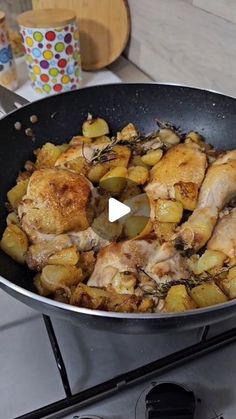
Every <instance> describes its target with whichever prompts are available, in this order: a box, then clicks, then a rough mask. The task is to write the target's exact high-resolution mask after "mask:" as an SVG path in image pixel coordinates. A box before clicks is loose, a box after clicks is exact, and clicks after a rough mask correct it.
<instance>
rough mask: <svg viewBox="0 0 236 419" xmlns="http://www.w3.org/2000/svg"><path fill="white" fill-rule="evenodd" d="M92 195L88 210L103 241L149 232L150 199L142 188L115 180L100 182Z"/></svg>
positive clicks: (120, 179) (95, 230)
mask: <svg viewBox="0 0 236 419" xmlns="http://www.w3.org/2000/svg"><path fill="white" fill-rule="evenodd" d="M91 195H92V196H91V200H90V201H89V204H88V208H87V216H88V220H90V221H89V224H90V227H91V228H92V230H93V231H94V232H95V233H96V235H98V236H99V237H100V238H102V239H103V240H106V241H108V242H113V241H121V240H126V239H131V238H139V237H140V236H142V237H143V236H144V235H147V234H149V233H150V231H151V230H150V226H152V224H151V222H150V204H149V199H148V196H147V195H146V193H145V191H144V188H142V187H141V186H140V185H137V184H136V183H135V182H133V181H131V180H130V179H126V178H116V177H112V178H108V179H106V180H104V181H102V182H100V183H99V185H98V186H97V187H95V188H93V189H92V190H91ZM91 240H93V239H91Z"/></svg>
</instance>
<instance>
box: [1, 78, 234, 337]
mask: <svg viewBox="0 0 236 419" xmlns="http://www.w3.org/2000/svg"><path fill="white" fill-rule="evenodd" d="M2 96H3V95H2V94H1V93H0V100H1V99H3V97H2ZM8 110H9V108H8ZM88 112H90V113H91V114H92V115H94V116H101V117H103V118H104V119H106V120H107V122H108V123H109V126H110V127H111V129H112V131H113V132H114V133H115V132H117V131H119V130H120V129H121V128H122V127H123V126H124V125H126V124H127V123H129V122H133V123H134V124H135V125H136V126H137V127H138V128H139V130H140V131H143V132H146V133H148V132H150V131H152V130H155V129H156V123H155V118H158V119H160V120H163V121H170V122H172V123H173V124H175V125H178V126H181V128H182V129H183V130H184V131H189V130H192V129H193V130H196V131H198V132H199V133H200V134H202V135H204V136H205V137H206V139H207V141H208V142H210V143H211V144H213V145H214V146H215V147H218V148H221V149H222V148H223V149H232V148H235V147H236V138H235V133H236V100H235V99H233V98H231V97H228V96H223V95H220V94H217V93H213V92H208V91H205V90H199V89H193V88H187V87H180V86H169V85H158V84H114V85H106V86H97V87H90V88H85V89H80V90H78V91H73V92H69V93H64V94H60V95H57V96H52V97H49V98H46V99H43V100H40V101H37V102H34V103H32V104H29V105H26V106H24V107H23V108H21V109H18V110H16V111H14V112H12V113H10V114H9V115H8V116H6V117H4V118H3V119H2V120H1V121H0V136H1V137H0V179H1V188H0V209H1V211H0V235H1V234H2V232H3V230H4V228H5V225H6V215H7V212H6V209H5V200H6V193H7V191H8V190H9V189H10V188H11V187H12V186H13V185H14V184H15V179H16V177H17V174H18V172H19V170H20V169H21V168H22V167H23V165H24V162H25V161H26V160H27V159H32V155H33V150H34V149H35V148H37V147H41V146H42V145H43V144H44V143H45V142H46V141H48V140H50V141H52V142H54V143H56V144H60V143H63V142H65V141H68V139H70V138H71V137H72V136H73V135H75V134H78V133H79V131H80V127H81V124H82V122H83V121H84V120H85V118H86V117H87V114H88ZM32 114H36V115H37V116H38V119H39V122H38V124H35V125H34V126H33V129H34V132H35V134H36V141H35V142H32V140H31V139H29V137H26V135H25V134H24V130H22V131H20V132H17V131H16V130H15V128H14V123H15V122H16V121H20V122H21V123H22V124H23V126H24V127H29V126H31V124H30V122H29V117H30V115H32ZM52 114H54V117H53V118H52V117H51V116H52ZM196 170H197V168H196ZM0 275H1V277H0V286H1V288H2V289H4V290H5V291H7V292H8V293H9V294H11V295H12V296H14V297H15V298H17V299H19V300H20V301H22V302H24V303H26V304H28V305H29V306H31V307H33V308H35V309H36V310H39V311H41V312H43V313H46V314H49V315H54V314H55V315H58V316H61V317H63V318H65V319H69V320H73V321H74V322H77V323H80V324H84V325H86V326H92V327H96V328H103V329H106V330H109V329H112V331H117V332H123V333H125V332H126V333H145V332H148V333H150V332H151V331H157V330H158V329H164V328H190V327H196V326H200V325H206V324H211V323H214V322H217V321H220V320H223V319H226V318H229V317H232V316H233V315H236V301H231V302H228V303H225V304H220V305H217V306H213V307H210V308H204V309H198V310H193V311H188V312H185V313H180V314H171V313H170V314H165V313H164V314H125V313H108V312H103V311H96V310H89V309H86V308H79V307H74V306H70V305H67V304H63V303H59V302H56V301H53V300H51V299H48V298H44V297H41V296H39V295H37V294H36V292H35V290H34V286H33V283H32V273H31V272H30V271H29V270H28V269H27V268H26V267H24V266H20V265H18V264H17V263H15V262H14V261H13V260H12V259H11V258H9V257H8V256H7V255H6V254H5V253H3V252H2V251H0ZM9 310H10V307H9Z"/></svg>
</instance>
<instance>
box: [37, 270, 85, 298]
mask: <svg viewBox="0 0 236 419" xmlns="http://www.w3.org/2000/svg"><path fill="white" fill-rule="evenodd" d="M82 279H83V274H82V270H81V269H80V268H76V267H75V266H70V265H68V266H63V265H47V266H45V267H44V268H43V270H42V274H41V285H42V286H43V287H44V288H46V289H47V290H48V291H50V292H55V291H56V290H58V289H60V288H63V287H70V286H72V285H77V284H78V283H79V282H80V281H82Z"/></svg>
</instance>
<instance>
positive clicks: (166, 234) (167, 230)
mask: <svg viewBox="0 0 236 419" xmlns="http://www.w3.org/2000/svg"><path fill="white" fill-rule="evenodd" d="M176 226H177V224H176V223H161V222H160V221H155V222H154V224H153V227H154V231H155V233H156V235H157V238H158V239H159V240H161V242H164V241H169V240H171V237H172V236H173V234H174V232H175V229H176Z"/></svg>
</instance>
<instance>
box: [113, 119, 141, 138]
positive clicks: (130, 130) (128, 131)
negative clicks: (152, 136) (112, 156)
mask: <svg viewBox="0 0 236 419" xmlns="http://www.w3.org/2000/svg"><path fill="white" fill-rule="evenodd" d="M137 135H138V131H137V130H136V128H135V126H134V124H132V123H130V124H128V125H126V126H125V127H124V128H123V129H122V130H121V132H118V133H117V138H118V139H119V140H122V141H132V140H133V139H134V138H135V137H137Z"/></svg>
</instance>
